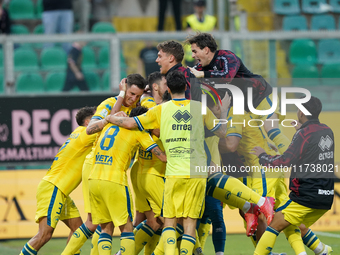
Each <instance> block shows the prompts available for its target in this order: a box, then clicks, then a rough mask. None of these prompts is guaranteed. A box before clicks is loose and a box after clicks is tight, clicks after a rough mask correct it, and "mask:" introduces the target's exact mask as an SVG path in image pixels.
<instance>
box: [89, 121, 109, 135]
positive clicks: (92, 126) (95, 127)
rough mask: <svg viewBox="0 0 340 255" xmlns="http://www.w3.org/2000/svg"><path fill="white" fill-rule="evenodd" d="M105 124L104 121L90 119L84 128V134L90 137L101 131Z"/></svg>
mask: <svg viewBox="0 0 340 255" xmlns="http://www.w3.org/2000/svg"><path fill="white" fill-rule="evenodd" d="M106 124H107V121H106V120H105V119H102V120H97V119H92V120H91V121H90V123H89V125H88V126H87V128H86V134H88V135H92V134H94V133H97V132H99V131H102V130H103V128H104V127H105V126H106Z"/></svg>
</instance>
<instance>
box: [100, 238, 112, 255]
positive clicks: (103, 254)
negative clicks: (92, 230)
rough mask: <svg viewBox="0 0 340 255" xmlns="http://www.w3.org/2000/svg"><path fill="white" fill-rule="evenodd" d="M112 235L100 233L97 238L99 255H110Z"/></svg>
mask: <svg viewBox="0 0 340 255" xmlns="http://www.w3.org/2000/svg"><path fill="white" fill-rule="evenodd" d="M111 250H112V236H110V235H109V234H107V233H101V234H100V236H99V239H98V251H99V255H111Z"/></svg>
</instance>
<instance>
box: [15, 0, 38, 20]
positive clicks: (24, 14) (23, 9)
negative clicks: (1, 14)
mask: <svg viewBox="0 0 340 255" xmlns="http://www.w3.org/2000/svg"><path fill="white" fill-rule="evenodd" d="M9 16H10V17H11V19H13V20H16V19H34V18H35V15H34V5H33V2H32V1H31V0H11V1H10V3H9Z"/></svg>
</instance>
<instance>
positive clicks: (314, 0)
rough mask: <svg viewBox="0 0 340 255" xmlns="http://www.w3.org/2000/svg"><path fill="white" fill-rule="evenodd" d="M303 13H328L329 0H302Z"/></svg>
mask: <svg viewBox="0 0 340 255" xmlns="http://www.w3.org/2000/svg"><path fill="white" fill-rule="evenodd" d="M302 11H303V12H304V13H310V14H320V13H325V12H328V8H327V0H302Z"/></svg>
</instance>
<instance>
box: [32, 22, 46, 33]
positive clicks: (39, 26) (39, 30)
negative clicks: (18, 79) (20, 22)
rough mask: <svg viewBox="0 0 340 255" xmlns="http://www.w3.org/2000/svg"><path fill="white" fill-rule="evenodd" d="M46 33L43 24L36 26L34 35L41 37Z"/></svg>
mask: <svg viewBox="0 0 340 255" xmlns="http://www.w3.org/2000/svg"><path fill="white" fill-rule="evenodd" d="M43 33H44V26H43V25H42V24H39V25H36V26H35V28H34V30H33V34H36V35H40V34H43Z"/></svg>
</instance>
